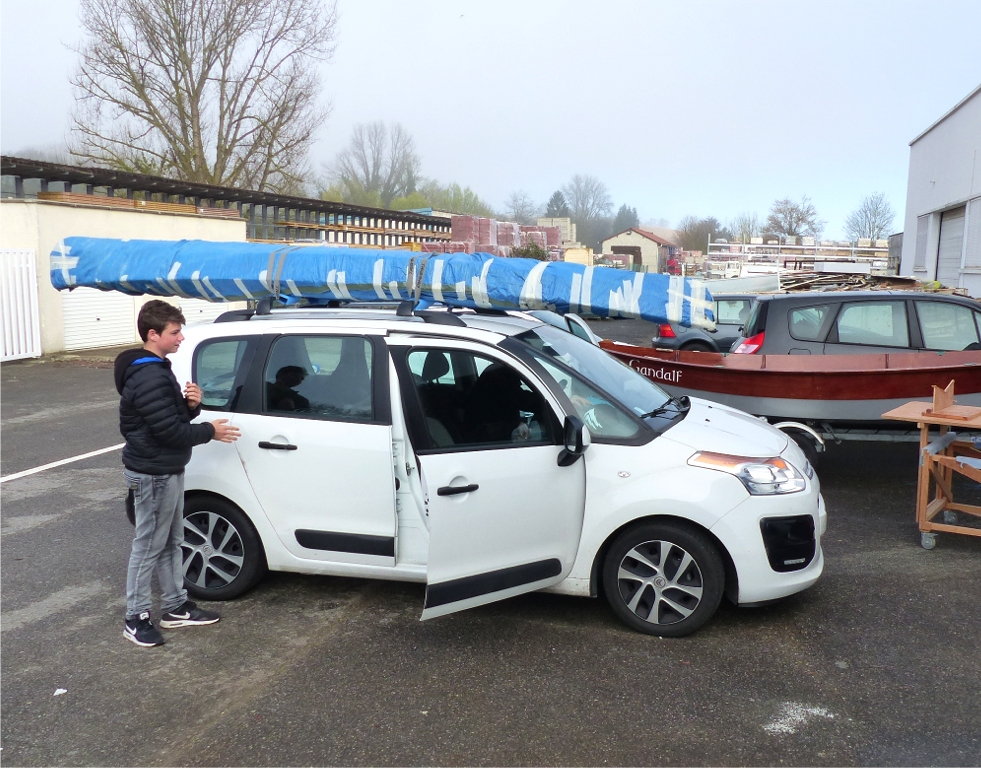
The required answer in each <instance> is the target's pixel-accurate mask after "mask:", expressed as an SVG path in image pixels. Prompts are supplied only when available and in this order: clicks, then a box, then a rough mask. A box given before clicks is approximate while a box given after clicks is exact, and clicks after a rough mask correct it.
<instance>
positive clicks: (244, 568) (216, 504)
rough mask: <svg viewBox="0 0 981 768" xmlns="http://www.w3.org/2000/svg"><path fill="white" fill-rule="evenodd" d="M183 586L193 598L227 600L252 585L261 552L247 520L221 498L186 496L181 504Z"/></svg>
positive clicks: (259, 574) (262, 567)
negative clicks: (188, 497)
mask: <svg viewBox="0 0 981 768" xmlns="http://www.w3.org/2000/svg"><path fill="white" fill-rule="evenodd" d="M181 549H182V550H183V557H184V564H183V568H184V586H185V588H186V589H187V591H188V592H190V593H191V594H192V595H194V596H195V597H199V598H202V599H205V600H229V599H231V598H234V597H238V596H239V595H241V594H243V593H244V592H246V591H248V590H249V589H251V588H252V587H253V586H255V584H256V582H258V580H259V579H260V578H261V577H262V575H263V573H264V572H265V555H264V553H263V551H262V545H261V543H260V542H259V537H258V535H257V534H256V532H255V529H254V528H253V527H252V524H251V523H250V522H249V519H248V518H247V517H246V516H245V515H244V514H243V513H242V512H241V511H240V510H239V509H238V508H236V507H234V506H232V505H231V504H229V503H228V502H225V501H222V500H221V499H213V498H208V497H199V498H193V499H189V500H188V501H187V503H186V504H185V507H184V542H183V544H182V545H181Z"/></svg>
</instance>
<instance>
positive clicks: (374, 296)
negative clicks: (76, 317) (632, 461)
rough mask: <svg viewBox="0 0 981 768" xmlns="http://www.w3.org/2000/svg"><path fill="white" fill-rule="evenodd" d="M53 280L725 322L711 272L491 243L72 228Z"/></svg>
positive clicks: (239, 295)
mask: <svg viewBox="0 0 981 768" xmlns="http://www.w3.org/2000/svg"><path fill="white" fill-rule="evenodd" d="M51 283H52V285H54V287H55V288H57V289H59V290H64V289H72V288H76V287H79V286H84V287H88V288H98V289H101V290H104V291H121V292H122V293H127V294H130V295H134V296H135V295H141V294H150V295H153V296H183V297H186V298H195V299H207V300H208V301H242V300H253V299H261V298H264V297H266V296H274V297H280V298H282V299H284V300H286V301H287V302H291V303H292V302H296V301H299V300H302V299H307V300H308V301H309V302H311V303H325V302H327V301H336V300H342V301H344V300H346V301H389V302H391V301H398V300H405V299H413V300H416V301H417V302H418V304H419V306H425V305H427V304H432V303H442V304H446V305H449V306H456V307H470V308H473V309H552V310H554V311H556V312H562V313H564V312H577V313H581V314H592V315H598V316H600V317H627V318H635V319H636V318H640V319H644V320H650V321H651V322H654V323H668V322H672V323H681V324H682V325H687V326H692V327H695V328H714V327H715V318H714V317H713V313H712V297H711V296H710V294H709V292H708V290H707V289H706V288H705V285H704V284H703V283H702V281H700V280H692V279H689V278H682V277H675V276H671V275H661V274H651V273H643V272H625V271H623V270H619V269H613V268H611V267H587V266H584V265H582V264H571V263H566V262H561V261H555V262H547V261H535V260H534V259H512V258H501V257H495V256H491V255H490V254H486V253H473V254H469V253H449V254H428V253H417V252H411V251H390V250H372V249H366V248H365V249H361V248H333V247H328V246H308V245H285V244H284V245H276V244H270V243H243V242H208V241H204V240H179V241H165V240H116V239H109V238H93V237H68V238H65V239H64V240H63V241H62V242H61V243H59V244H58V246H57V247H56V248H55V249H54V251H52V253H51Z"/></svg>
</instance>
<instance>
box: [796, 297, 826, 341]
mask: <svg viewBox="0 0 981 768" xmlns="http://www.w3.org/2000/svg"><path fill="white" fill-rule="evenodd" d="M829 314H831V305H830V304H818V305H817V306H813V307H799V308H798V309H792V310H790V335H791V336H793V337H794V338H795V339H799V340H800V341H821V339H823V338H824V334H823V333H822V332H821V331H822V329H823V328H824V321H825V320H826V319H827V317H828V315H829Z"/></svg>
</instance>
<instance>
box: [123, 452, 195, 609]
mask: <svg viewBox="0 0 981 768" xmlns="http://www.w3.org/2000/svg"><path fill="white" fill-rule="evenodd" d="M124 474H125V476H126V485H127V486H128V487H129V488H130V489H132V491H133V502H134V506H135V508H136V535H135V536H134V538H133V549H132V551H131V552H130V556H129V573H128V574H127V577H126V618H127V619H132V618H136V617H137V616H139V615H140V614H141V613H142V612H143V611H149V610H150V608H151V606H152V596H151V591H150V583H151V580H152V579H153V574H154V573H156V574H157V583H158V584H159V585H160V611H161V613H169V612H170V611H173V610H176V609H177V608H179V607H180V606H181V605H182V604H183V603H184V601H185V600H187V590H186V589H184V573H183V569H182V567H181V559H182V558H181V544H182V543H183V541H184V474H183V473H181V474H179V475H144V474H141V473H139V472H130V471H129V470H128V469H127V470H126V471H125V472H124Z"/></svg>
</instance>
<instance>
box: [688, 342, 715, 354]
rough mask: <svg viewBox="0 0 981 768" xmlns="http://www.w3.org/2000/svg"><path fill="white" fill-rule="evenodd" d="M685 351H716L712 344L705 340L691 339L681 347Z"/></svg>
mask: <svg viewBox="0 0 981 768" xmlns="http://www.w3.org/2000/svg"><path fill="white" fill-rule="evenodd" d="M681 349H682V350H683V351H684V352H715V350H714V349H712V345H711V344H706V343H705V342H704V341H691V342H689V343H688V344H685V346H683V347H682V348H681Z"/></svg>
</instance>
